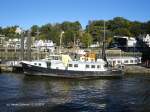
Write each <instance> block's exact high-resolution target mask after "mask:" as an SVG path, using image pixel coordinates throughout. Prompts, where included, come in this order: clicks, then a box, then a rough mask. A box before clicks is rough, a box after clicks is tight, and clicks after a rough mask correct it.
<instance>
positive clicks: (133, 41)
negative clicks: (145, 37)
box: [114, 36, 137, 47]
mask: <svg viewBox="0 0 150 112" xmlns="http://www.w3.org/2000/svg"><path fill="white" fill-rule="evenodd" d="M114 37H115V38H116V39H118V40H121V39H122V40H125V41H126V42H124V43H125V44H126V46H127V47H135V46H136V43H137V40H136V39H135V38H134V37H127V36H123V37H122V36H114Z"/></svg>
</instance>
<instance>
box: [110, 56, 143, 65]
mask: <svg viewBox="0 0 150 112" xmlns="http://www.w3.org/2000/svg"><path fill="white" fill-rule="evenodd" d="M107 61H108V63H109V65H111V66H114V67H115V66H118V65H136V64H140V63H141V57H108V58H107Z"/></svg>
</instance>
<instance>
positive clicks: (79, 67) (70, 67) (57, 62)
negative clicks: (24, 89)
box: [21, 54, 122, 78]
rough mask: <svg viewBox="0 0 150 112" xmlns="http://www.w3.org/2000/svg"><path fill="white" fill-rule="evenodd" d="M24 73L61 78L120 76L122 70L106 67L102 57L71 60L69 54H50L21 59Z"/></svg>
mask: <svg viewBox="0 0 150 112" xmlns="http://www.w3.org/2000/svg"><path fill="white" fill-rule="evenodd" d="M21 64H22V67H23V70H24V73H25V74H28V75H41V76H53V77H63V78H92V77H121V76H122V70H121V69H116V68H110V67H106V62H105V61H104V60H102V59H97V60H96V61H83V60H82V61H81V60H77V61H76V60H72V59H71V58H70V56H69V55H64V54H60V55H50V56H49V57H48V58H46V59H43V60H35V61H31V62H30V61H22V62H21Z"/></svg>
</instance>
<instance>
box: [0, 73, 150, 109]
mask: <svg viewBox="0 0 150 112" xmlns="http://www.w3.org/2000/svg"><path fill="white" fill-rule="evenodd" d="M47 111H48V112H150V76H146V75H145V76H143V75H137V76H128V77H127V76H126V77H123V78H122V79H94V80H70V79H56V78H55V79H54V78H53V79H52V78H50V77H36V76H25V75H23V74H11V73H3V74H0V112H47Z"/></svg>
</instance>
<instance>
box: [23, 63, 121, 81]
mask: <svg viewBox="0 0 150 112" xmlns="http://www.w3.org/2000/svg"><path fill="white" fill-rule="evenodd" d="M22 67H23V71H24V73H25V74H28V75H39V76H51V77H63V78H96V77H122V75H123V73H122V71H121V70H112V69H110V70H108V71H98V72H97V71H96V72H94V71H70V70H59V69H48V68H43V67H38V66H33V65H29V64H26V63H22Z"/></svg>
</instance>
